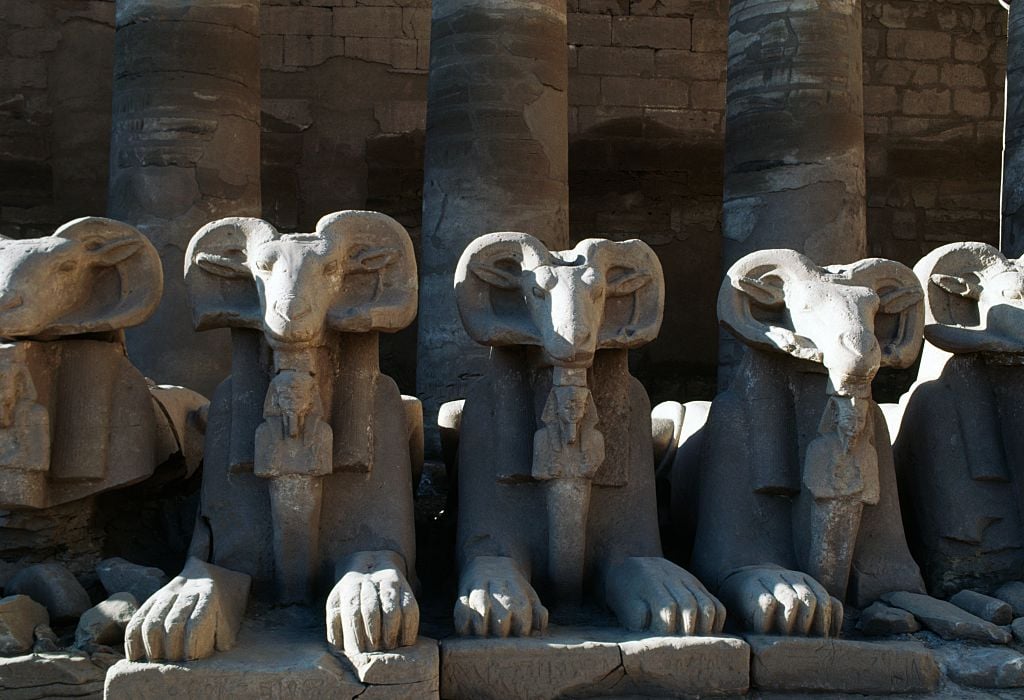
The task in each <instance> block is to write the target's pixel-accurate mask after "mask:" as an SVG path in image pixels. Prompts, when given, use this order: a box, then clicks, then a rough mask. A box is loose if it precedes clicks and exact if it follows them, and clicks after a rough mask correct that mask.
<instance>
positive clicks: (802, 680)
mask: <svg viewBox="0 0 1024 700" xmlns="http://www.w3.org/2000/svg"><path fill="white" fill-rule="evenodd" d="M746 639H747V642H748V643H749V644H750V652H751V655H752V658H751V666H750V684H751V686H753V687H754V688H757V689H759V690H765V691H776V692H787V693H821V692H830V693H851V694H853V693H858V694H865V695H888V694H891V693H930V692H934V691H935V690H936V689H937V688H938V686H939V680H940V672H939V667H938V665H937V664H936V663H935V659H934V657H933V656H932V653H931V652H930V651H928V649H926V648H925V647H924V645H922V644H919V643H917V642H857V641H847V640H844V639H821V638H809V637H762V636H756V635H750V636H747V638H746Z"/></svg>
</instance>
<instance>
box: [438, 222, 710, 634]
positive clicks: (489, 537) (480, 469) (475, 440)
mask: <svg viewBox="0 0 1024 700" xmlns="http://www.w3.org/2000/svg"><path fill="white" fill-rule="evenodd" d="M664 283H665V282H664V276H663V274H662V270H661V265H660V263H659V262H658V259H657V256H656V255H655V254H654V251H653V250H651V248H650V247H649V246H648V245H647V244H645V243H643V242H642V241H639V240H628V241H621V242H615V241H610V240H605V239H593V238H592V239H587V240H585V241H582V242H581V243H579V244H578V245H577V246H576V247H575V248H574V249H572V250H570V251H550V250H548V249H547V247H546V246H545V245H544V244H543V243H542V242H541V241H540V240H538V239H537V238H535V237H533V236H532V235H530V234H526V233H515V232H505V233H491V234H487V235H484V236H481V237H479V238H477V239H476V240H474V241H473V242H472V243H470V245H469V246H468V247H467V248H466V250H465V251H463V254H462V257H461V258H460V259H459V264H458V267H457V269H456V273H455V288H456V302H457V304H458V310H459V315H460V316H461V318H462V323H463V325H464V326H465V328H466V331H467V333H468V334H469V336H470V337H471V338H473V339H474V340H475V341H476V342H478V343H480V344H482V345H487V346H491V347H493V348H494V349H493V351H492V353H491V356H490V360H489V365H488V369H487V373H486V374H485V376H484V377H482V378H481V380H480V381H479V382H478V383H477V384H476V385H475V386H474V387H473V390H472V392H471V393H470V395H469V397H467V399H466V403H465V405H464V407H463V411H462V413H463V416H462V419H461V423H460V441H459V451H458V458H457V462H458V464H459V465H460V466H459V468H458V472H459V474H458V475H459V508H460V513H459V521H458V532H457V547H458V550H457V552H458V556H459V560H460V570H459V585H458V600H457V602H456V605H455V628H456V631H457V633H459V634H463V635H466V634H472V635H478V636H497V637H507V636H510V635H511V636H527V635H529V634H530V633H531V632H533V631H538V630H539V631H543V629H544V626H545V625H546V623H547V615H548V613H547V609H546V607H545V605H544V604H543V603H542V601H541V600H540V598H539V596H538V594H537V592H536V590H537V588H540V587H544V586H546V587H547V588H548V590H549V591H550V597H551V599H552V602H553V604H567V605H578V604H580V602H581V596H582V593H583V590H584V580H585V578H587V577H589V576H601V577H603V579H604V580H603V585H601V586H596V587H597V588H600V589H601V590H603V593H604V602H605V603H606V604H607V605H608V607H609V608H610V609H611V610H612V611H613V612H614V613H615V614H616V615H617V616H618V619H619V622H620V623H621V624H622V625H623V626H624V627H627V628H628V629H630V630H634V631H638V630H645V631H649V632H650V633H652V634H677V633H678V634H688V635H692V634H713V633H716V632H719V631H721V629H722V625H723V623H724V616H725V611H724V609H723V608H722V606H721V604H720V603H719V602H718V601H717V600H715V599H714V598H713V597H712V596H711V595H710V594H709V593H708V592H707V590H706V589H705V588H704V586H703V585H702V584H701V583H700V582H699V581H698V580H697V579H696V578H695V577H694V576H692V575H691V574H690V573H688V572H687V571H685V570H683V569H682V568H680V567H679V566H677V565H676V564H674V563H672V562H669V561H668V560H667V559H664V558H662V557H661V556H660V555H661V547H660V543H659V539H658V533H657V505H656V495H655V488H654V483H653V473H654V468H653V461H654V460H653V440H652V431H651V415H650V413H651V410H650V401H649V399H648V398H647V395H646V393H645V392H644V390H643V388H642V387H641V386H640V385H639V384H638V383H637V382H636V380H635V379H634V378H633V377H632V376H631V375H630V373H629V368H628V365H627V364H626V351H627V350H628V349H630V348H635V347H640V346H642V345H645V344H646V343H648V342H650V341H651V340H653V339H654V338H655V337H656V336H657V333H658V330H659V328H660V327H661V319H662V310H663V303H664ZM510 300H518V301H512V303H510ZM527 484H528V485H530V488H521V486H523V485H527ZM627 514H628V515H627ZM545 524H546V527H545ZM510 555H511V556H510ZM527 557H529V559H528V560H527V559H526V558H527ZM527 572H543V573H542V574H539V575H538V578H537V580H536V581H534V580H531V579H530V578H529V576H528V574H527ZM497 591H507V599H508V601H509V602H508V603H505V602H504V599H503V596H499V595H495V592H497Z"/></svg>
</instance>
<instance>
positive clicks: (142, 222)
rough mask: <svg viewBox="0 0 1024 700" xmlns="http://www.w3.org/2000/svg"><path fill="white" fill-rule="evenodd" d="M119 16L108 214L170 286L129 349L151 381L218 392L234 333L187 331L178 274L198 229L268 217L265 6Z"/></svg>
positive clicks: (207, 3)
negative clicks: (135, 232)
mask: <svg viewBox="0 0 1024 700" xmlns="http://www.w3.org/2000/svg"><path fill="white" fill-rule="evenodd" d="M119 10H120V11H119V13H118V17H117V30H116V35H115V41H114V56H115V61H114V97H113V130H112V138H111V160H110V206H109V208H108V211H109V213H110V214H111V216H114V217H115V218H118V219H121V220H124V221H127V222H130V223H132V224H134V225H136V226H139V227H140V228H141V229H142V230H143V231H145V233H146V235H147V236H149V237H150V239H151V240H152V241H153V243H154V244H155V245H156V247H157V249H158V250H159V251H160V257H161V262H162V263H163V269H164V272H165V278H166V282H167V289H166V293H165V294H164V296H163V299H162V301H161V303H160V306H159V307H158V308H157V310H156V312H155V314H154V315H153V317H152V318H151V319H150V320H149V321H148V322H147V323H146V324H144V325H143V326H141V327H140V328H138V329H137V330H132V331H130V332H129V333H128V352H129V356H130V357H131V358H132V361H133V362H134V363H135V364H136V365H137V366H138V367H139V369H141V370H142V372H143V373H144V374H145V375H146V376H149V377H153V378H154V379H156V380H158V381H160V382H162V383H167V384H177V385H182V386H187V387H189V388H191V389H195V390H197V391H199V392H201V393H203V394H205V395H211V394H212V392H213V390H214V389H215V388H216V386H217V383H218V382H220V381H221V380H222V379H223V378H224V377H225V376H226V375H227V374H228V371H229V370H230V367H231V363H230V357H231V351H230V346H229V343H228V335H227V333H226V332H224V331H220V332H218V333H204V334H202V335H197V334H196V333H195V332H194V331H193V329H192V328H191V327H190V324H189V314H188V301H187V299H186V291H185V286H184V282H183V280H182V277H181V270H182V268H183V264H184V254H185V249H186V247H187V246H188V241H189V239H190V238H191V237H192V235H193V234H194V233H195V232H196V230H197V229H199V228H200V227H201V226H203V225H204V224H206V223H207V222H209V221H211V220H213V219H216V218H220V217H223V216H259V215H260V213H261V211H260V91H259V86H260V37H259V31H258V22H259V2H258V0H245V1H239V0H198V1H196V2H190V4H189V5H188V7H187V10H185V11H183V8H182V7H181V5H180V4H178V3H165V2H162V1H161V0H147V1H145V2H138V1H136V2H131V3H128V4H126V6H125V7H123V8H119ZM168 337H174V338H175V339H176V341H175V343H174V347H173V349H172V348H170V347H169V345H168V344H167V338H168Z"/></svg>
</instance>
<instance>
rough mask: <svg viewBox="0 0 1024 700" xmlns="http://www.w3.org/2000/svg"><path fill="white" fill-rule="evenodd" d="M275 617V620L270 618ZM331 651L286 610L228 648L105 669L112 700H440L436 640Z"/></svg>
mask: <svg viewBox="0 0 1024 700" xmlns="http://www.w3.org/2000/svg"><path fill="white" fill-rule="evenodd" d="M268 618H269V619H268ZM353 661H354V662H355V663H354V664H353V662H351V661H349V660H348V658H346V657H345V656H344V655H342V654H337V655H336V654H333V653H331V650H330V647H329V646H328V644H327V642H326V640H325V633H324V630H323V629H322V626H320V625H315V624H312V623H311V621H309V620H308V619H306V618H304V617H300V618H299V620H298V621H296V620H295V619H290V618H289V617H288V611H287V610H284V611H275V612H274V613H273V614H272V615H268V616H267V617H264V618H262V619H247V620H246V621H245V622H244V623H242V629H241V631H240V633H239V636H238V642H237V644H236V645H235V647H234V648H233V649H231V650H230V651H226V652H222V653H216V654H214V655H213V656H212V657H210V658H208V659H203V660H201V661H190V662H185V663H133V662H131V661H121V662H119V663H118V664H116V665H114V666H113V667H112V668H111V669H110V671H109V672H108V674H107V680H106V686H105V689H104V697H105V698H107V699H108V700H118V699H119V698H131V699H132V700H148V699H150V698H151V699H152V700H163V698H168V697H189V698H239V699H241V698H245V699H247V700H248V699H251V698H252V699H255V698H268V699H269V698H274V699H277V698H298V699H300V700H319V699H320V698H323V699H324V700H328V699H330V700H341V699H342V698H355V697H357V696H358V697H359V698H361V700H367V699H368V698H376V699H379V700H397V699H398V698H401V699H402V700H430V699H431V698H436V697H437V690H438V671H437V669H438V651H437V642H435V641H434V640H432V639H428V638H425V637H421V638H420V639H419V641H418V642H417V643H416V644H415V645H414V646H412V647H406V648H403V649H399V650H396V652H394V653H380V654H360V655H359V657H358V658H356V659H354V660H353Z"/></svg>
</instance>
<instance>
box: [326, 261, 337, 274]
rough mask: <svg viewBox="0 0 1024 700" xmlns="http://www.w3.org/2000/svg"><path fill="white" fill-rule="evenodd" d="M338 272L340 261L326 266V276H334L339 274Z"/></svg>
mask: <svg viewBox="0 0 1024 700" xmlns="http://www.w3.org/2000/svg"><path fill="white" fill-rule="evenodd" d="M337 272H338V261H337V260H332V261H331V262H329V263H327V264H326V265H324V274H325V275H333V274H337Z"/></svg>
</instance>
